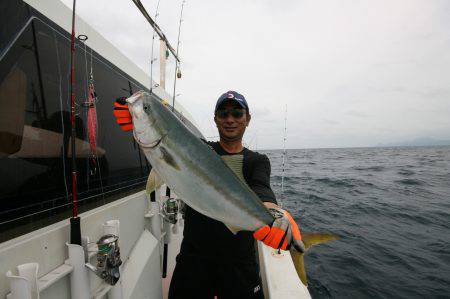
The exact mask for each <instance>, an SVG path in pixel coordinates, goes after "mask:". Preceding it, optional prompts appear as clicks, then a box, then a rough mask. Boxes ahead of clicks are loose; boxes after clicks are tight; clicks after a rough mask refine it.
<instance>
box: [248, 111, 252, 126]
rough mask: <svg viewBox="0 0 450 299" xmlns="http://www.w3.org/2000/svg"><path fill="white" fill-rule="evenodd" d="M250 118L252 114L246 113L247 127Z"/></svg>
mask: <svg viewBox="0 0 450 299" xmlns="http://www.w3.org/2000/svg"><path fill="white" fill-rule="evenodd" d="M251 119H252V116H251V114H250V113H249V114H247V127H248V125H249V124H250V120H251Z"/></svg>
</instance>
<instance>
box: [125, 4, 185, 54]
mask: <svg viewBox="0 0 450 299" xmlns="http://www.w3.org/2000/svg"><path fill="white" fill-rule="evenodd" d="M132 1H133V3H134V4H135V5H136V7H137V8H138V9H139V10H140V12H141V13H142V15H143V16H144V17H145V18H146V19H147V21H148V23H149V24H150V26H152V27H153V29H154V30H155V32H156V33H157V34H158V36H159V38H160V39H162V40H163V41H164V42H165V43H166V45H167V48H169V51H170V52H171V53H172V55H173V56H174V57H175V59H176V60H177V61H180V59H179V58H178V55H177V54H176V53H175V50H174V49H173V48H172V46H171V45H170V43H169V41H168V40H167V38H166V36H165V35H164V33H163V32H162V30H161V28H159V26H158V24H156V23H155V21H153V19H152V17H150V15H149V14H148V12H147V10H145V7H144V5H142V2H141V1H140V0H132Z"/></svg>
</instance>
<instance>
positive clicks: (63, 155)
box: [53, 31, 69, 200]
mask: <svg viewBox="0 0 450 299" xmlns="http://www.w3.org/2000/svg"><path fill="white" fill-rule="evenodd" d="M53 40H54V41H55V49H56V61H57V65H58V77H59V84H58V87H59V105H60V107H61V133H62V152H63V153H62V162H63V163H62V164H63V176H64V188H65V190H66V199H67V200H68V199H69V188H68V187H67V176H66V146H65V145H64V136H65V129H64V117H63V111H64V107H63V101H62V86H61V82H62V76H61V65H60V60H59V50H58V41H57V39H56V35H55V31H53Z"/></svg>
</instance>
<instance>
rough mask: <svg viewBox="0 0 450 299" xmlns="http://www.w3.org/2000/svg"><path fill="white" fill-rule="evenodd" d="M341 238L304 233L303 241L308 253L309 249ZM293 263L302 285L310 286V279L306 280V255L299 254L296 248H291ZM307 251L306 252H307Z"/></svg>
mask: <svg viewBox="0 0 450 299" xmlns="http://www.w3.org/2000/svg"><path fill="white" fill-rule="evenodd" d="M338 239H339V236H337V235H334V234H328V233H302V241H303V244H305V250H306V251H308V249H309V248H310V247H311V246H314V245H317V244H321V243H325V242H328V241H332V240H338ZM289 251H290V253H291V257H292V262H293V263H294V267H295V270H296V271H297V274H298V277H299V278H300V280H301V281H302V283H303V284H304V285H305V286H308V279H307V278H306V270H305V261H304V254H303V253H300V252H298V251H297V250H295V249H294V248H291V249H290V250H289ZM306 251H305V252H306Z"/></svg>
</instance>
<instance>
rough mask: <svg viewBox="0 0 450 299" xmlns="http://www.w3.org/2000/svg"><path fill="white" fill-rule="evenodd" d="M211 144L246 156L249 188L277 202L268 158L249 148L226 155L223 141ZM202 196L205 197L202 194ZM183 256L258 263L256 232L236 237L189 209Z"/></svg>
mask: <svg viewBox="0 0 450 299" xmlns="http://www.w3.org/2000/svg"><path fill="white" fill-rule="evenodd" d="M208 144H209V145H210V146H211V147H212V148H213V149H214V150H215V151H216V153H217V154H219V155H220V156H223V155H243V163H242V173H243V176H244V179H245V182H246V183H247V185H248V186H249V187H250V188H251V189H252V190H253V191H254V192H255V193H256V195H258V197H259V198H260V199H261V201H263V202H273V203H275V204H276V203H277V201H276V199H275V195H274V193H273V191H272V189H271V187H270V171H271V168H270V161H269V159H268V158H267V156H266V155H263V154H259V153H257V152H253V151H251V150H249V149H247V148H244V150H243V151H242V152H241V153H238V154H230V153H228V152H226V151H225V150H224V149H223V148H222V147H221V146H220V144H219V142H208ZM199 196H201V195H199ZM183 236H184V238H183V242H182V244H181V250H180V254H179V256H178V257H177V259H183V258H184V257H188V256H195V257H197V258H204V259H214V261H216V262H217V261H219V262H221V261H223V262H230V261H234V262H238V263H245V264H254V263H256V251H255V244H254V241H255V240H254V238H253V232H249V231H240V232H238V233H237V234H236V235H234V234H233V233H232V232H231V231H230V230H229V229H228V228H227V227H226V226H225V225H224V224H223V223H222V222H220V221H217V220H214V219H212V218H209V217H207V216H205V215H203V214H200V213H198V212H197V211H195V210H194V209H192V208H190V207H186V211H185V224H184V233H183Z"/></svg>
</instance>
